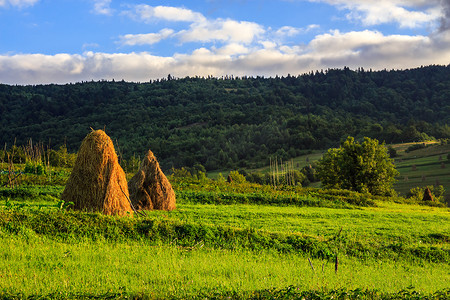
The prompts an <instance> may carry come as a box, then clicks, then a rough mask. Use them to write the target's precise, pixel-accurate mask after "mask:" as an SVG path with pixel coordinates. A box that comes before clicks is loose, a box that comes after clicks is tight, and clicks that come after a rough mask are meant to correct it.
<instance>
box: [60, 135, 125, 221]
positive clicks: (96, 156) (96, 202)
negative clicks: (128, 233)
mask: <svg viewBox="0 0 450 300" xmlns="http://www.w3.org/2000/svg"><path fill="white" fill-rule="evenodd" d="M61 199H63V200H64V201H72V202H73V203H74V208H75V209H79V210H87V211H100V212H102V213H104V214H106V215H126V214H127V213H131V214H132V213H133V211H132V209H131V205H130V201H129V193H128V186H127V179H126V177H125V172H124V171H123V170H122V168H121V167H120V165H119V162H118V160H117V155H116V151H114V145H113V142H112V141H111V139H110V137H109V136H108V135H107V134H106V133H105V132H104V131H102V130H96V131H92V132H91V133H89V134H88V135H87V136H86V137H85V139H84V140H83V143H82V144H81V147H80V150H79V151H78V155H77V159H76V161H75V165H74V167H73V170H72V173H71V174H70V177H69V180H68V181H67V184H66V188H65V189H64V192H63V193H62V195H61Z"/></svg>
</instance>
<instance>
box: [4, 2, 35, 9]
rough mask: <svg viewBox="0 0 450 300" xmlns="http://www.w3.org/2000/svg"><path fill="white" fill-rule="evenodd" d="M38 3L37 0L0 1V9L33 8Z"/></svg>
mask: <svg viewBox="0 0 450 300" xmlns="http://www.w3.org/2000/svg"><path fill="white" fill-rule="evenodd" d="M38 1H39V0H0V7H7V6H15V7H19V8H22V7H26V6H33V5H34V4H36V3H37V2H38Z"/></svg>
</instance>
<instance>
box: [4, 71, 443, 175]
mask: <svg viewBox="0 0 450 300" xmlns="http://www.w3.org/2000/svg"><path fill="white" fill-rule="evenodd" d="M0 116H1V118H0V142H1V143H2V145H4V144H5V143H7V144H8V145H11V144H12V143H13V142H14V139H17V141H16V143H17V144H24V143H25V142H26V140H27V139H28V138H30V137H31V138H33V140H34V141H38V140H40V141H43V142H45V143H46V144H47V143H48V141H49V140H50V141H51V146H52V147H57V146H58V145H61V144H63V143H67V146H68V148H69V150H71V151H77V150H78V147H79V145H80V143H81V141H82V139H83V138H84V137H85V135H86V134H87V133H89V131H90V127H92V128H94V129H103V128H105V129H106V132H107V133H108V134H109V135H110V136H111V137H112V138H113V140H114V142H115V143H118V145H119V148H120V152H122V153H123V156H124V157H125V158H127V157H130V156H132V155H133V154H136V155H140V156H141V157H142V156H143V154H144V153H145V152H146V151H147V150H148V149H151V150H152V151H153V152H154V153H155V154H156V156H157V157H158V159H159V160H160V161H161V162H162V165H163V167H164V168H166V169H167V168H170V167H172V166H174V167H181V166H192V165H194V164H196V163H200V164H202V165H204V166H205V167H206V168H207V169H209V170H211V169H217V168H237V167H249V166H256V165H258V164H260V163H264V162H265V161H267V159H268V157H269V156H270V155H277V156H278V157H281V158H283V159H287V158H289V157H293V156H296V155H298V154H300V153H302V151H303V150H304V149H325V148H327V147H330V146H335V145H337V144H338V143H339V141H340V140H341V139H342V138H345V137H346V136H348V135H352V136H356V137H362V136H368V137H372V138H377V139H379V140H382V141H383V140H384V141H386V142H387V143H391V142H408V141H420V140H425V139H428V138H430V137H434V138H450V127H449V126H448V124H449V121H450V65H449V66H446V67H445V66H429V67H422V68H418V69H412V70H405V71H380V72H368V71H364V70H362V69H361V70H357V71H352V70H350V69H348V68H344V69H343V70H334V69H333V70H327V71H325V72H314V73H310V74H305V75H301V76H297V77H293V76H287V77H276V78H262V77H257V78H220V79H219V78H183V79H173V78H170V76H168V78H166V79H164V80H157V81H153V82H148V83H129V82H123V81H122V82H107V81H101V82H83V83H77V84H67V85H37V86H9V85H0ZM116 147H117V144H116Z"/></svg>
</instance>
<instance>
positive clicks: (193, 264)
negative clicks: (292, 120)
mask: <svg viewBox="0 0 450 300" xmlns="http://www.w3.org/2000/svg"><path fill="white" fill-rule="evenodd" d="M0 242H1V243H2V245H4V246H3V247H1V248H0V257H1V260H0V286H1V287H2V289H3V290H4V291H12V292H21V293H24V295H36V294H38V295H45V294H49V293H54V292H58V291H61V292H65V293H88V294H92V295H99V294H104V293H106V292H110V291H112V292H117V291H127V292H131V293H145V294H147V295H154V296H157V297H164V296H168V295H176V296H177V297H188V296H190V295H191V296H192V295H195V294H196V293H198V292H199V291H203V292H204V291H208V290H211V291H238V292H242V291H253V290H260V289H268V288H273V287H276V288H283V287H286V286H288V285H295V286H296V287H298V288H299V289H302V290H319V289H336V288H346V289H355V288H363V289H366V288H367V289H377V290H380V291H383V292H396V291H399V290H401V289H404V288H406V287H410V286H414V289H415V290H416V291H421V292H428V293H430V292H434V291H436V290H441V289H444V288H446V287H448V280H449V279H450V278H449V272H450V266H449V265H448V264H432V263H424V264H421V265H411V264H406V263H403V262H393V261H365V262H361V261H358V260H356V259H349V258H345V257H341V258H340V261H339V269H338V273H337V274H335V269H334V264H333V263H330V262H326V261H322V260H317V259H314V260H311V262H312V265H313V267H314V271H313V269H312V267H311V265H310V264H309V261H308V258H307V257H304V256H301V255H296V254H290V255H281V254H277V253H273V252H270V251H260V252H252V251H227V250H214V249H204V248H200V247H197V248H194V249H188V248H181V247H176V246H170V245H165V246H163V245H160V246H149V245H148V244H146V243H145V242H130V243H119V244H114V243H109V242H106V243H105V242H103V243H99V242H92V241H90V242H87V241H85V242H80V243H75V244H71V243H59V242H55V241H52V240H49V239H45V238H41V237H38V236H36V235H35V234H34V233H30V232H28V233H24V236H23V237H22V238H20V239H19V238H11V237H2V238H0Z"/></svg>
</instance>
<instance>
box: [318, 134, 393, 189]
mask: <svg viewBox="0 0 450 300" xmlns="http://www.w3.org/2000/svg"><path fill="white" fill-rule="evenodd" d="M317 173H318V174H317V175H318V177H319V179H320V180H321V181H322V184H323V186H324V187H326V188H337V189H348V190H353V191H357V192H361V193H371V194H373V195H385V196H388V195H392V194H393V193H394V191H393V190H392V185H393V183H394V181H395V176H397V175H398V171H397V170H396V169H395V165H394V163H393V161H392V159H391V158H389V154H388V152H387V149H386V147H385V146H384V144H379V142H378V140H376V139H370V138H367V137H366V138H364V142H362V143H361V144H360V143H358V142H355V140H354V138H353V137H348V138H347V140H346V141H345V142H344V143H342V145H341V146H340V147H339V148H332V149H329V150H328V151H327V152H326V153H325V154H324V155H323V157H322V158H321V159H320V160H319V162H318V164H317Z"/></svg>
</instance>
